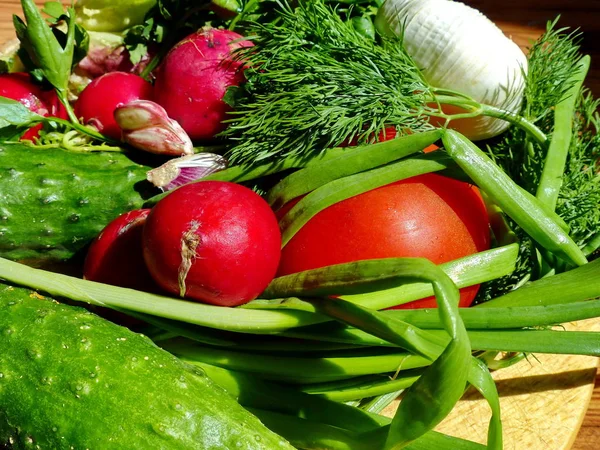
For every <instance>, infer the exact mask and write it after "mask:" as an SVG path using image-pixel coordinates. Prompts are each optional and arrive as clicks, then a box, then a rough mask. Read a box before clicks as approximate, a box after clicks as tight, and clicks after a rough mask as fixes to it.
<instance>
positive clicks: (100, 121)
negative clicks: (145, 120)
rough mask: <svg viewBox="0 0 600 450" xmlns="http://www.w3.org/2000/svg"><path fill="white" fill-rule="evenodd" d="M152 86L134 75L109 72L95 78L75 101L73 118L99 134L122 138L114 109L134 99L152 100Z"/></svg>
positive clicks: (117, 138)
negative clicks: (90, 126)
mask: <svg viewBox="0 0 600 450" xmlns="http://www.w3.org/2000/svg"><path fill="white" fill-rule="evenodd" d="M151 99H152V85H151V84H150V83H148V82H147V81H146V80H144V79H143V78H142V77H139V76H137V75H134V74H131V73H126V72H110V73H107V74H105V75H102V76H101V77H98V78H96V79H94V80H93V81H92V82H91V83H90V84H88V85H87V86H86V88H85V89H84V90H83V91H82V92H81V95H80V96H79V98H78V99H77V101H76V102H75V115H76V116H77V117H78V118H83V122H84V123H86V124H90V125H93V126H95V127H96V128H97V129H98V131H99V132H100V133H102V134H103V135H105V136H108V137H111V138H113V139H116V140H120V139H121V128H119V125H117V122H116V120H115V117H114V111H115V108H116V107H117V106H120V105H125V104H127V103H129V102H132V101H134V100H151Z"/></svg>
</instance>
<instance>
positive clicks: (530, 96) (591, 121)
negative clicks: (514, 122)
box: [478, 21, 600, 301]
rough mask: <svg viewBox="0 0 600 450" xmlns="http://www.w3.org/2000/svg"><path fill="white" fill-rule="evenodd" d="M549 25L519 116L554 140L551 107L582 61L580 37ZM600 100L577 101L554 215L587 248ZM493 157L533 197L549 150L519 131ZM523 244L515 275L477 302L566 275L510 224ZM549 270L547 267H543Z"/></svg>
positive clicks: (593, 216)
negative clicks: (525, 284)
mask: <svg viewBox="0 0 600 450" xmlns="http://www.w3.org/2000/svg"><path fill="white" fill-rule="evenodd" d="M556 23H557V22H556V21H553V22H550V23H549V24H548V27H547V31H546V33H545V34H544V35H543V36H541V37H540V38H539V39H538V41H537V42H535V43H534V44H533V46H532V47H531V49H530V51H529V54H528V63H529V70H528V74H527V79H526V87H525V93H524V101H523V106H522V111H521V114H522V115H523V116H524V117H525V118H526V119H528V120H530V121H532V122H533V123H534V124H535V125H536V126H538V127H539V128H540V129H541V130H542V131H543V132H544V133H546V134H547V135H549V136H552V132H553V127H554V122H553V108H554V107H555V105H556V104H557V103H558V102H559V101H561V99H562V98H563V97H564V94H565V92H566V91H568V90H569V88H570V87H571V85H570V84H569V80H570V79H571V75H572V73H573V72H574V71H575V70H576V69H575V68H576V66H577V64H578V63H579V61H580V59H581V54H580V52H579V50H580V48H579V40H580V34H579V33H577V32H569V31H568V30H567V29H564V28H561V29H556V28H555V27H556ZM598 105H599V101H598V100H594V99H593V97H592V95H591V94H590V92H589V91H588V90H587V89H583V90H582V91H581V92H580V93H579V95H578V99H577V106H576V113H575V115H574V117H573V133H572V138H571V144H570V148H569V155H568V159H567V164H566V167H565V172H564V175H563V183H562V186H561V189H560V192H559V197H558V203H557V207H556V212H557V213H558V215H559V216H560V217H561V218H562V219H563V220H564V221H565V222H566V224H567V225H568V226H569V230H570V234H571V236H572V237H573V239H574V240H575V242H576V243H577V244H578V245H579V246H580V247H581V248H584V247H585V246H586V245H587V244H589V243H590V242H591V241H592V240H593V239H594V237H595V236H596V235H597V233H598V230H599V229H600V208H599V205H600V175H599V174H598V167H599V164H600V136H599V135H598V131H599V130H600V116H599V115H598ZM488 151H489V153H490V156H492V157H493V158H494V160H495V161H496V163H497V164H498V165H500V166H501V167H502V168H503V169H504V170H505V171H506V172H507V173H508V174H509V175H510V177H511V178H512V179H513V180H514V181H515V182H516V183H517V184H519V185H520V186H521V187H523V188H524V189H526V190H527V191H529V192H531V193H532V194H535V192H536V189H537V186H538V183H539V182H540V178H541V174H542V169H543V164H544V159H545V156H546V149H545V148H543V147H541V146H540V145H538V144H537V143H536V142H534V141H532V140H531V139H530V138H529V137H528V136H527V135H526V133H524V132H523V131H522V130H520V129H518V128H517V127H514V126H513V127H511V128H510V129H509V130H508V131H507V132H506V133H505V134H504V135H502V136H501V137H500V138H499V139H497V140H495V141H494V142H490V143H489V144H488ZM511 227H512V228H513V230H514V232H515V234H516V235H517V237H518V238H519V241H520V243H521V248H520V254H519V260H518V261H517V269H516V270H515V272H514V273H513V274H512V275H510V276H508V277H505V278H502V279H500V280H495V281H493V282H490V283H487V284H486V285H485V286H483V288H482V290H481V291H480V294H479V295H478V301H485V300H487V299H490V298H493V297H495V296H497V295H500V294H502V293H505V292H507V291H510V290H512V289H514V288H515V287H518V286H519V285H520V284H521V283H523V282H524V281H527V280H529V279H535V278H536V277H539V276H542V275H543V274H544V273H545V272H547V271H549V270H550V271H551V270H554V271H560V270H565V269H566V267H565V266H564V264H563V263H562V262H561V261H556V260H547V258H546V260H544V258H543V257H542V256H541V255H540V254H539V253H538V252H537V251H536V248H535V246H534V245H533V242H532V241H531V239H530V238H529V236H527V235H526V234H525V233H524V232H523V230H521V229H519V227H518V226H517V225H516V224H514V223H511ZM544 266H545V267H544Z"/></svg>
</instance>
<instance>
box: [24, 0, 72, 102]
mask: <svg viewBox="0 0 600 450" xmlns="http://www.w3.org/2000/svg"><path fill="white" fill-rule="evenodd" d="M21 4H22V7H23V13H24V14H25V20H26V21H27V22H26V23H25V22H24V21H23V20H22V19H21V18H20V17H18V16H16V15H15V16H13V23H14V26H15V30H16V32H17V36H18V38H19V40H20V41H21V49H22V50H21V51H20V52H19V56H21V59H22V60H23V61H24V62H28V63H30V64H33V65H34V66H35V69H37V70H38V72H37V73H38V74H40V75H42V76H43V77H44V79H46V80H48V81H49V82H50V84H52V86H54V87H55V88H56V89H57V91H63V92H66V90H67V88H68V83H69V76H70V75H71V67H72V65H73V64H74V54H75V44H76V41H75V11H74V10H73V8H68V9H67V14H66V15H65V16H64V19H65V21H66V24H67V32H66V34H65V33H64V32H63V31H61V30H60V29H58V28H56V27H53V28H51V27H49V26H48V24H47V23H46V20H45V19H44V18H43V17H42V15H41V13H40V11H39V10H38V8H37V6H36V5H35V3H34V2H33V1H32V0H22V1H21Z"/></svg>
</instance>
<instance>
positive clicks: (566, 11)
mask: <svg viewBox="0 0 600 450" xmlns="http://www.w3.org/2000/svg"><path fill="white" fill-rule="evenodd" d="M38 3H40V4H41V3H43V2H41V1H38ZM65 3H70V2H65ZM466 3H468V4H470V5H472V6H474V7H476V8H478V9H480V10H482V11H483V12H485V13H486V14H487V15H488V16H489V17H490V18H491V19H492V20H494V21H495V22H496V23H498V24H499V25H500V26H501V27H502V29H503V30H505V32H506V33H507V34H508V35H510V36H511V37H512V38H513V39H514V40H515V41H516V42H517V43H518V44H519V45H521V46H523V47H527V45H528V44H529V42H530V41H531V39H534V38H535V37H536V36H537V35H539V33H541V32H542V31H543V30H544V28H545V24H546V22H547V21H548V20H552V19H554V18H555V17H556V16H557V15H558V14H561V21H560V22H559V23H560V24H561V25H563V26H571V27H579V28H580V29H581V31H582V33H583V42H582V49H583V51H584V52H586V53H588V54H590V55H591V56H592V72H591V73H590V76H589V77H588V80H587V82H586V84H587V86H588V87H590V88H591V89H592V90H593V91H594V93H595V95H596V96H600V0H587V1H584V0H570V1H566V0H543V1H538V0H503V1H498V0H468V1H466ZM19 10H20V6H19V1H18V0H0V42H4V41H6V40H8V39H12V38H14V31H13V28H12V14H13V13H15V12H18V11H19ZM587 326H591V325H590V324H589V323H588V325H587ZM596 364H597V359H596V358H589V357H577V356H560V357H556V356H545V355H536V358H530V360H529V361H528V362H523V363H521V364H519V365H518V366H516V367H514V368H511V369H509V370H505V371H500V372H498V374H497V377H498V378H497V379H498V385H499V388H500V391H501V396H502V406H503V411H502V412H503V419H504V422H505V427H506V435H507V436H506V439H507V443H506V448H507V449H523V448H529V449H532V450H537V449H543V450H558V449H560V450H563V449H567V448H569V446H570V445H571V443H572V439H574V438H575V442H574V443H573V445H572V447H571V450H597V449H600V376H598V377H597V378H596V388H595V389H594V390H593V394H592V388H593V379H594V374H595V373H596V369H595V367H596ZM590 394H592V400H591V403H590V406H589V409H588V411H587V414H586V415H585V417H583V416H584V413H585V405H586V403H587V400H588V399H589V396H590ZM479 403H481V401H480V400H478V399H477V397H476V396H474V395H471V394H469V395H468V396H467V397H466V399H465V400H464V401H463V402H462V404H461V405H460V408H461V409H459V410H457V411H456V412H455V415H454V416H453V418H451V419H449V420H448V421H446V422H445V423H444V424H442V426H441V427H440V428H441V429H443V430H446V431H448V432H449V433H451V434H458V435H462V436H464V437H468V438H470V439H477V438H478V439H480V440H482V439H483V436H484V435H482V434H481V433H482V432H483V431H482V430H483V426H484V424H485V422H486V421H487V419H486V417H487V414H488V413H487V407H485V405H481V404H479ZM582 418H583V423H582V425H581V429H580V431H579V433H576V430H577V428H578V426H579V424H580V423H581V420H582Z"/></svg>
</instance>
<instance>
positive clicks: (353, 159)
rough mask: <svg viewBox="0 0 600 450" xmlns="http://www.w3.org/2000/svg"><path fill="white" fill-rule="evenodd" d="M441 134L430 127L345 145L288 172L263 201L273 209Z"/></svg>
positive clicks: (409, 151) (405, 153) (413, 150)
mask: <svg viewBox="0 0 600 450" xmlns="http://www.w3.org/2000/svg"><path fill="white" fill-rule="evenodd" d="M441 137H442V133H441V131H440V130H433V131H425V132H422V133H415V134H410V135H407V136H403V137H399V138H396V139H391V140H389V141H386V142H379V143H376V144H372V145H366V146H365V145H362V146H359V147H356V148H349V149H348V150H347V151H346V152H344V153H341V154H340V155H338V156H337V157H334V158H328V159H327V160H326V161H324V162H322V163H320V164H311V166H310V167H306V168H305V169H302V170H299V171H297V172H294V173H293V174H291V175H288V176H287V177H286V178H284V179H283V180H282V181H280V182H279V183H278V184H277V185H275V186H274V187H273V188H272V189H271V190H270V191H269V193H268V195H267V201H268V202H269V204H270V205H271V207H272V208H273V209H275V210H276V209H278V208H280V207H281V206H283V205H285V204H286V203H287V202H289V201H290V200H292V199H294V198H296V197H299V196H301V195H304V194H307V193H308V192H311V191H313V190H315V189H317V188H319V187H321V186H323V185H325V184H327V183H329V182H331V181H334V180H337V179H338V178H342V177H346V176H348V175H353V174H355V173H358V172H363V171H365V170H370V169H373V168H375V167H378V166H383V165H384V164H387V163H389V162H391V161H395V160H398V159H400V158H403V157H405V156H408V155H410V154H413V153H416V152H418V151H420V150H423V149H424V148H426V147H427V146H428V145H431V144H433V143H434V142H435V141H437V140H438V139H440V138H441Z"/></svg>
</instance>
